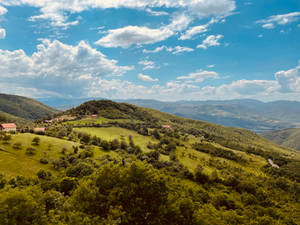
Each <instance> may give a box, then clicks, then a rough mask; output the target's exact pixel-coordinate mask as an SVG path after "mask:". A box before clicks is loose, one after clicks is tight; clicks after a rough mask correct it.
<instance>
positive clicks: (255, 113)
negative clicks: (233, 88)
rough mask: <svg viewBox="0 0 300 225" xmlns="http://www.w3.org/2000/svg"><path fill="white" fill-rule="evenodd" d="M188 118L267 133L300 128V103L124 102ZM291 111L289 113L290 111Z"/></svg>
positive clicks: (229, 101) (235, 101)
mask: <svg viewBox="0 0 300 225" xmlns="http://www.w3.org/2000/svg"><path fill="white" fill-rule="evenodd" d="M120 102H128V103H131V104H134V105H139V106H142V107H148V108H153V109H157V110H160V111H162V112H167V113H171V114H174V115H177V116H182V117H186V118H191V119H196V120H203V121H208V122H212V123H217V124H220V125H223V126H230V127H241V128H245V129H249V130H252V131H255V132H266V131H270V130H278V129H284V128H292V127H297V126H299V125H300V116H299V115H300V103H299V102H290V101H277V102H268V103H264V102H260V101H257V100H251V99H241V100H228V101H179V102H160V101H156V100H138V99H137V100H122V101H120ZM287 108H288V109H289V110H286V109H287Z"/></svg>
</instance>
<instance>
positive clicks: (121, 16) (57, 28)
mask: <svg viewBox="0 0 300 225" xmlns="http://www.w3.org/2000/svg"><path fill="white" fill-rule="evenodd" d="M0 71H1V72H0V92H2V93H10V94H19V95H25V96H28V97H34V98H40V99H42V98H43V99H45V98H50V99H58V98H87V97H93V98H110V99H128V98H145V99H158V100H169V101H175V100H182V99H184V100H206V99H218V100H220V99H235V98H254V99H259V100H263V101H272V100H279V99H282V100H300V1H299V0H285V1H282V0H238V1H235V0H0Z"/></svg>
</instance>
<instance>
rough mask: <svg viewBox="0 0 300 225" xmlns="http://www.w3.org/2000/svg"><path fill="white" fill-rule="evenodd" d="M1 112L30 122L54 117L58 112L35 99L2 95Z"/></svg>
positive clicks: (0, 101)
mask: <svg viewBox="0 0 300 225" xmlns="http://www.w3.org/2000/svg"><path fill="white" fill-rule="evenodd" d="M0 111H3V112H5V113H8V114H10V115H12V116H16V117H20V118H23V119H28V120H37V119H42V118H46V117H48V116H52V115H54V114H56V113H58V111H57V110H56V109H53V108H51V107H49V106H46V105H44V104H43V103H41V102H38V101H36V100H34V99H30V98H26V97H22V96H17V95H7V94H0Z"/></svg>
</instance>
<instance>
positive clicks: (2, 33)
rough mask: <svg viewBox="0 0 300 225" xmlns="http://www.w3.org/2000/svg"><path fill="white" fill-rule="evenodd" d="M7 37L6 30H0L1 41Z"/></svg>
mask: <svg viewBox="0 0 300 225" xmlns="http://www.w3.org/2000/svg"><path fill="white" fill-rule="evenodd" d="M5 37H6V30H5V29H3V28H0V39H4V38H5Z"/></svg>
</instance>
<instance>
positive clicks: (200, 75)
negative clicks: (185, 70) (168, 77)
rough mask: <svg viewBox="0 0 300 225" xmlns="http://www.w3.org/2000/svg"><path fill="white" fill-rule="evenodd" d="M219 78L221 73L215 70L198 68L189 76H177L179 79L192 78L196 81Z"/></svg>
mask: <svg viewBox="0 0 300 225" xmlns="http://www.w3.org/2000/svg"><path fill="white" fill-rule="evenodd" d="M209 78H211V79H219V78H220V77H219V74H218V73H217V72H214V71H207V70H198V71H197V72H195V73H190V74H189V75H187V76H180V77H177V78H176V79H177V80H192V81H194V82H203V81H204V80H206V79H209Z"/></svg>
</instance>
